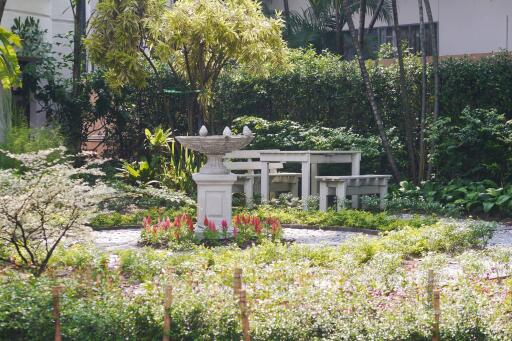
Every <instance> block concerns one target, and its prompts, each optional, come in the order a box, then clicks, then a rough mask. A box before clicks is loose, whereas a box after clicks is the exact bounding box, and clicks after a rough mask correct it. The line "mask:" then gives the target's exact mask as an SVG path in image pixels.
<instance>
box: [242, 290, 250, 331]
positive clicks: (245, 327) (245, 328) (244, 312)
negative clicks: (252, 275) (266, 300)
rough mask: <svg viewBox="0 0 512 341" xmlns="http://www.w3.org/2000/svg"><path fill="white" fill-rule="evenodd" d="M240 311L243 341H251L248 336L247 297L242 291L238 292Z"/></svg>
mask: <svg viewBox="0 0 512 341" xmlns="http://www.w3.org/2000/svg"><path fill="white" fill-rule="evenodd" d="M240 311H241V312H242V331H243V334H244V341H251V336H250V335H249V312H248V309H247V296H246V293H245V290H244V289H241V290H240Z"/></svg>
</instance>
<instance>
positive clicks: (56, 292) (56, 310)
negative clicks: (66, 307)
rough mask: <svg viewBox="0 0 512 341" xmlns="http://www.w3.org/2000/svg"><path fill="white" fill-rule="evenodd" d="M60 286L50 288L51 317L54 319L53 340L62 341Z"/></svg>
mask: <svg viewBox="0 0 512 341" xmlns="http://www.w3.org/2000/svg"><path fill="white" fill-rule="evenodd" d="M61 291H62V287H60V286H56V287H53V289H52V296H53V318H54V320H55V341H62V332H61V327H60V293H61Z"/></svg>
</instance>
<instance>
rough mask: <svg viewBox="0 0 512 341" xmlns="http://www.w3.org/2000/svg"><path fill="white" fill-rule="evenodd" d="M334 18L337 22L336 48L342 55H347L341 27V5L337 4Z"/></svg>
mask: <svg viewBox="0 0 512 341" xmlns="http://www.w3.org/2000/svg"><path fill="white" fill-rule="evenodd" d="M334 16H335V20H336V48H337V49H338V52H339V54H340V55H342V56H343V55H344V54H345V48H344V45H345V44H343V32H342V27H341V15H340V6H339V4H337V3H336V4H335V10H334Z"/></svg>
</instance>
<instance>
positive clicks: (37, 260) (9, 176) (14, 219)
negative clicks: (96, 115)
mask: <svg viewBox="0 0 512 341" xmlns="http://www.w3.org/2000/svg"><path fill="white" fill-rule="evenodd" d="M64 152H65V150H64V149H63V148H57V149H51V150H45V151H41V152H38V153H30V154H10V153H7V152H4V153H5V154H7V156H8V157H10V158H13V159H16V160H17V161H19V162H20V163H21V168H20V169H21V170H20V169H18V170H14V169H9V170H0V247H1V248H2V249H3V251H4V252H0V256H2V255H6V254H9V253H10V252H12V251H14V254H15V255H16V257H15V259H13V258H12V257H8V256H4V257H2V258H3V259H2V260H3V261H8V262H21V263H22V264H23V265H24V266H27V267H29V268H30V269H32V271H33V272H34V273H35V274H38V275H39V274H41V273H42V272H43V271H44V270H45V268H46V266H47V264H48V261H49V260H50V258H51V256H52V254H53V252H54V251H55V249H56V247H57V246H58V245H59V243H60V242H61V241H62V240H63V239H64V238H65V237H66V236H68V235H71V234H73V233H75V234H77V233H80V231H81V229H82V228H83V227H84V224H85V222H86V220H87V219H88V218H89V217H90V214H91V213H93V212H94V210H95V206H96V203H97V202H98V201H99V200H101V199H102V198H103V197H104V196H105V195H106V194H108V193H109V189H108V187H107V186H105V185H103V184H101V183H99V182H98V181H96V183H95V184H93V185H91V184H88V183H86V182H85V181H84V180H82V179H81V178H80V175H81V174H86V173H88V174H92V175H100V174H99V173H98V171H97V170H95V169H91V168H89V167H87V165H85V166H83V167H80V168H74V167H72V165H71V163H70V160H67V159H66V157H64ZM6 250H8V251H7V252H5V251H6Z"/></svg>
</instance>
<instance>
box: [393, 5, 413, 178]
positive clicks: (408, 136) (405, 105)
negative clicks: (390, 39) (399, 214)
mask: <svg viewBox="0 0 512 341" xmlns="http://www.w3.org/2000/svg"><path fill="white" fill-rule="evenodd" d="M391 7H392V11H393V32H394V35H395V44H396V51H397V57H398V68H399V82H400V99H401V104H402V105H401V107H402V114H403V116H404V126H405V143H406V146H407V154H408V157H409V176H410V177H411V179H413V181H414V182H416V181H417V176H416V155H415V149H414V132H413V120H412V115H411V113H410V110H409V97H408V86H407V80H406V77H405V67H404V55H403V51H402V41H401V39H400V24H399V23H398V8H397V5H396V0H391Z"/></svg>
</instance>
